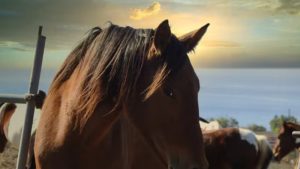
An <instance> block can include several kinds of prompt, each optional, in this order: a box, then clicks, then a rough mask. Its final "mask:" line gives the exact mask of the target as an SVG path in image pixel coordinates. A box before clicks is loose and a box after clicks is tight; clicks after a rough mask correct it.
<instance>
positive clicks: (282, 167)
mask: <svg viewBox="0 0 300 169" xmlns="http://www.w3.org/2000/svg"><path fill="white" fill-rule="evenodd" d="M17 153H18V150H17V148H15V147H13V146H11V145H8V146H7V148H6V150H5V151H4V153H2V154H0V169H15V168H16V161H17ZM293 166H294V165H293V164H288V163H286V162H281V163H280V164H279V163H271V165H270V166H269V169H293V168H294V167H293Z"/></svg>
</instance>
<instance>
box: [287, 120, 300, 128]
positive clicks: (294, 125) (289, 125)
mask: <svg viewBox="0 0 300 169" xmlns="http://www.w3.org/2000/svg"><path fill="white" fill-rule="evenodd" d="M284 125H285V126H288V127H289V128H292V129H293V130H300V125H299V124H296V123H294V122H290V121H285V122H284Z"/></svg>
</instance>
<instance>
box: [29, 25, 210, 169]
mask: <svg viewBox="0 0 300 169" xmlns="http://www.w3.org/2000/svg"><path fill="white" fill-rule="evenodd" d="M207 27H208V24H207V25H205V26H203V27H202V28H200V29H198V30H196V31H193V32H191V33H188V34H186V35H184V36H182V37H180V38H177V37H176V36H174V35H173V34H172V33H171V31H170V27H169V24H168V21H167V20H165V21H163V22H162V23H161V24H160V25H159V26H158V27H157V29H156V30H152V29H134V28H131V27H119V26H116V25H113V24H110V25H109V26H108V27H106V28H104V29H103V30H102V29H100V28H94V29H92V31H91V32H90V33H89V34H88V35H87V37H86V38H85V39H84V40H83V41H82V42H81V43H80V44H79V45H78V46H77V47H76V48H75V49H74V50H73V51H72V52H71V54H70V55H69V56H68V57H67V59H66V60H65V62H64V64H63V65H62V67H61V68H60V70H59V71H58V73H57V74H56V76H55V78H54V81H53V82H52V84H51V87H50V89H49V94H48V97H47V98H46V100H45V103H44V106H43V109H42V114H41V118H40V122H39V126H38V130H37V133H36V140H35V146H34V154H35V159H36V164H37V168H38V169H53V168H55V169H69V168H72V169H93V168H97V169H98V168H105V169H114V168H126V169H127V168H132V169H135V168H136V169H140V168H143V169H148V168H149V169H150V168H151V169H152V168H165V169H167V168H171V169H206V168H207V167H208V164H207V160H206V158H205V152H204V147H203V143H202V142H203V141H202V134H201V132H199V131H200V126H199V123H198V117H199V111H198V100H197V94H198V90H199V88H200V85H199V80H198V78H197V76H196V74H195V72H194V70H193V67H192V65H191V63H190V61H189V58H188V56H187V53H188V52H190V51H192V50H193V49H194V47H195V46H196V45H197V43H198V42H199V41H200V39H201V38H202V36H203V35H204V33H205V32H206V29H207Z"/></svg>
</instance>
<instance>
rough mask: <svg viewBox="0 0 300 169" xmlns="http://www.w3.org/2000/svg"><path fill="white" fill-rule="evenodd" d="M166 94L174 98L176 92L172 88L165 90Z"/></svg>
mask: <svg viewBox="0 0 300 169" xmlns="http://www.w3.org/2000/svg"><path fill="white" fill-rule="evenodd" d="M164 92H165V94H166V95H167V96H169V97H174V92H173V90H172V89H171V88H164Z"/></svg>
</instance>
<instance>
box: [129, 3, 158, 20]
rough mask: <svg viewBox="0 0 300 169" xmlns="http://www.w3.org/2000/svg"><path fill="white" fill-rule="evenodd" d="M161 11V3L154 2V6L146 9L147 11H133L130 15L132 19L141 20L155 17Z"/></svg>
mask: <svg viewBox="0 0 300 169" xmlns="http://www.w3.org/2000/svg"><path fill="white" fill-rule="evenodd" d="M159 11H160V3H159V2H154V3H153V4H152V5H150V6H149V7H147V8H145V9H139V8H136V9H133V11H132V13H131V15H130V19H133V20H140V19H143V18H145V17H149V16H151V15H155V14H157V13H158V12H159Z"/></svg>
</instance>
